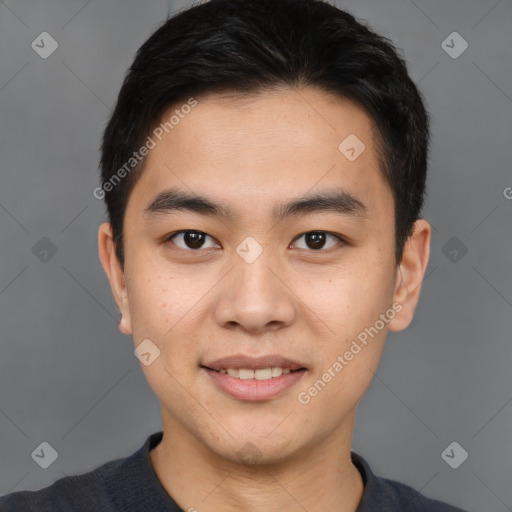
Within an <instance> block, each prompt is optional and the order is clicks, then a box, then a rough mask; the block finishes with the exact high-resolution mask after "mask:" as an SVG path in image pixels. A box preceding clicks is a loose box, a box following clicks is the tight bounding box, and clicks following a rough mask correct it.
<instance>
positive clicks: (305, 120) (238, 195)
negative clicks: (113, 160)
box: [127, 88, 392, 214]
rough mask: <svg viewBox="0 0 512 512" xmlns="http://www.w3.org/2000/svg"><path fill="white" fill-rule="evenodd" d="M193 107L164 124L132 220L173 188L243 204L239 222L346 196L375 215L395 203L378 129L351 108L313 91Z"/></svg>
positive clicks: (209, 98)
mask: <svg viewBox="0 0 512 512" xmlns="http://www.w3.org/2000/svg"><path fill="white" fill-rule="evenodd" d="M185 104H186V101H184V102H183V103H182V104H181V105H180V104H176V105H173V107H172V108H170V109H169V110H168V111H167V112H166V113H165V114H164V115H163V116H162V124H161V125H160V127H161V129H160V131H159V132H157V133H158V134H159V137H157V136H155V134H154V133H155V132H153V133H152V134H150V136H151V137H152V138H153V140H154V141H155V147H154V148H153V149H151V150H150V151H149V154H148V156H147V159H146V163H145V166H144V169H143V172H142V176H141V178H140V180H139V181H138V182H137V184H136V186H135V187H134V190H133V192H132V195H131V197H130V200H129V206H128V208H127V211H128V210H130V209H131V207H133V208H136V209H137V211H138V212H139V213H142V212H143V211H144V209H145V208H146V207H147V205H148V204H149V203H150V202H151V201H152V200H154V199H155V196H156V195H157V193H158V192H161V191H163V190H165V189H167V188H171V187H172V188H176V187H178V188H180V189H181V190H183V191H186V192H189V193H192V194H200V195H207V196H208V197H216V198H218V199H219V200H222V202H223V203H225V204H228V203H229V204H233V203H235V204H236V205H237V207H236V208H237V209H238V210H239V211H237V213H240V211H241V210H245V211H246V212H247V213H248V212H250V211H251V210H252V211H254V210H255V209H256V207H257V206H258V207H263V206H264V205H265V204H268V205H270V204H272V205H273V207H274V206H275V204H276V199H279V198H282V199H285V197H289V198H293V197H294V196H304V194H305V193H306V192H310V193H314V192H315V190H316V189H317V188H319V189H322V190H326V189H329V188H330V187H333V188H338V187H340V186H342V187H343V189H344V190H346V191H347V192H349V193H351V194H352V195H353V196H354V197H357V198H358V199H360V200H361V201H362V202H364V203H369V204H370V208H371V207H372V204H374V203H375V201H376V200H377V198H378V202H379V204H380V205H381V206H383V207H385V206H386V204H387V203H389V200H390V198H391V192H390V190H389V188H388V186H387V184H386V183H385V181H384V180H383V177H382V173H381V171H380V168H379V155H378V153H377V147H376V143H375V133H376V131H375V128H374V124H373V122H372V119H371V118H370V117H369V116H368V115H367V114H366V112H365V111H364V110H363V109H362V108H361V107H359V106H358V105H357V104H355V103H353V102H351V101H349V100H347V99H344V98H340V97H338V96H335V95H333V94H330V93H327V92H325V91H320V90H318V89H311V88H306V89H295V90H292V89H283V90H280V91H265V92H262V93H258V94H253V95H249V96H246V97H240V96H236V95H234V94H224V95H219V94H209V95H205V96H202V97H198V98H197V104H196V106H194V107H193V108H192V109H188V108H187V109H183V110H181V109H180V106H182V105H185ZM185 112H187V113H185ZM173 115H174V119H173V123H172V125H171V124H170V123H168V124H167V125H165V123H166V122H168V121H169V119H170V118H171V116H173ZM178 115H179V117H178ZM165 126H167V130H165V129H162V128H165ZM171 126H172V128H171ZM162 132H163V133H162ZM160 139H161V140H160ZM130 204H131V205H132V206H130ZM387 206H389V204H387ZM391 206H392V205H391ZM268 213H269V214H271V213H275V208H274V209H273V212H270V211H269V212H268Z"/></svg>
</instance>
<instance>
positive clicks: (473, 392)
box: [0, 0, 512, 512]
mask: <svg viewBox="0 0 512 512" xmlns="http://www.w3.org/2000/svg"><path fill="white" fill-rule="evenodd" d="M188 5H191V3H190V2H175V1H164V0H152V1H151V2H142V1H139V2H136V1H126V0H124V1H122V0H106V1H100V0H91V1H87V0H66V1H65V0H39V1H37V2H36V1H35V0H32V1H29V0H5V1H1V0H0V123H1V124H0V126H1V128H0V129H1V138H0V155H1V159H0V172H1V187H0V236H1V240H2V243H1V244H0V258H1V264H0V315H1V323H0V336H1V338H0V349H1V350H0V495H3V494H7V493H9V492H13V491H19V490H25V489H30V490H35V489H39V488H42V487H45V486H47V485H50V484H51V483H53V482H54V481H55V480H57V479H59V478H61V477H63V476H64V475H70V474H77V473H81V472H85V471H89V470H91V469H93V468H95V467H97V466H98V465H100V464H102V463H104V462H106V461H108V460H112V459H115V458H118V457H123V456H127V455H129V454H131V453H133V451H135V450H136V449H137V448H139V447H140V446H141V445H142V443H143V442H144V441H145V439H146V437H147V436H148V435H149V434H151V433H152V432H155V431H157V430H160V429H161V420H160V409H159V403H158V401H157V399H156V397H155V396H154V395H153V393H152V391H151V389H150V388H149V385H148V384H147V383H146V381H145V378H144V376H143V374H142V371H141V370H140V366H139V365H140V363H139V362H138V360H137V359H136V358H135V357H134V355H133V348H134V347H133V340H132V338H131V337H128V336H124V335H122V334H121V333H120V332H119V331H118V328H117V319H118V313H117V309H116V307H115V303H114V301H113V299H112V296H111V292H110V288H109V285H108V281H107V278H106V276H105V275H104V272H103V269H102V268H101V265H100V262H99V259H98V253H97V228H98V226H99V224H100V223H101V222H103V221H104V220H106V217H105V214H104V206H103V203H102V202H101V201H98V200H97V199H95V198H94V197H93V195H92V191H93V189H94V188H95V187H96V186H98V183H99V179H98V172H97V163H98V147H99V143H100V137H101V132H102V129H103V127H104V124H105V122H106V120H107V118H108V115H109V114H110V109H111V108H112V107H113V105H114V103H115V100H116V97H117V93H118V91H119V87H120V85H121V81H122V79H123V77H124V73H125V71H126V69H127V68H128V66H129V65H130V64H131V62H132V59H133V56H134V52H135V51H136V49H137V48H138V47H139V46H140V45H141V44H142V43H143V42H144V41H145V40H146V38H147V37H148V36H149V35H150V34H151V33H152V32H153V31H154V30H155V29H156V28H157V27H158V26H160V24H161V22H162V21H163V20H164V19H165V17H166V15H167V13H168V12H171V13H173V12H176V11H177V10H179V9H182V8H184V7H186V6H188ZM337 5H339V6H340V7H344V8H346V9H347V10H349V11H350V12H351V13H353V14H354V15H356V16H357V17H358V18H362V19H366V20H368V22H369V24H370V25H371V26H372V27H373V28H374V29H375V30H377V31H378V32H380V33H382V34H384V35H386V36H388V37H390V38H391V39H392V40H393V41H394V42H395V43H396V44H397V45H398V46H399V47H401V48H403V52H404V56H405V57H406V59H407V61H408V65H409V69H410V73H411V75H412V77H413V79H414V80H415V81H416V83H418V84H419V87H420V88H421V90H422V92H423V94H424V96H425V98H426V103H427V108H428V109H429V110H430V112H431V116H432V132H433V133H432V135H433V139H432V152H431V160H430V176H429V182H428V198H427V204H426V208H425V210H424V216H425V218H426V219H428V220H429V221H430V222H431V223H432V224H433V226H434V233H433V241H432V251H431V260H430V264H429V268H428V270H427V276H426V278H425V282H424V287H423V292H422V297H421V300H420V304H419V308H418V310H417V314H416V316H415V318H414V320H413V322H412V325H411V326H410V328H409V329H408V330H406V331H405V332H403V333H400V334H394V333H391V334H390V336H389V338H388V344H387V348H386V351H385V353H384V357H383V360H382V362H381V364H380V367H379V370H378V372H377V376H376V377H375V379H374V381H373V382H372V384H371V387H370V389H369V391H368V393H367V395H366V396H365V398H364V399H363V401H362V402H361V405H360V406H359V412H358V417H357V423H356V430H355V433H354V442H353V449H354V450H355V451H357V452H358V453H360V454H361V455H363V456H364V457H365V458H366V459H367V460H368V461H369V463H370V464H371V466H372V468H373V469H374V471H375V472H376V473H377V474H380V475H382V476H386V477H388V478H392V479H396V480H399V481H402V482H405V483H407V484H409V485H411V486H413V487H414V488H416V489H417V490H421V492H423V493H424V494H426V495H428V496H431V497H435V498H437V499H441V500H444V501H448V502H451V503H454V504H457V505H458V506H461V507H464V508H466V509H467V510H468V511H469V512H477V511H484V510H485V511H486V512H501V511H505V510H512V486H511V485H510V484H511V482H512V436H511V434H512V372H511V371H510V366H511V362H512V348H511V347H512V344H511V317H512V315H511V313H512V311H511V308H512V272H511V271H510V267H511V259H512V258H511V254H512V236H511V235H512V233H511V231H512V222H511V219H512V200H509V199H507V197H506V193H507V190H510V189H507V187H512V173H511V168H510V165H511V162H512V154H511V153H512V151H511V147H512V144H511V142H512V140H511V138H512V137H511V133H512V130H511V119H512V3H511V2H510V1H508V0H501V1H496V0H492V1H485V0H473V1H468V0H457V1H455V0H453V1H450V2H446V1H441V0H432V1H426V0H423V1H422V0H415V1H412V0H389V1H385V2H384V1H382V0H373V1H372V0H358V1H356V0H353V1H349V2H338V3H337ZM43 31H47V32H49V33H50V34H51V35H52V36H53V37H54V38H55V39H56V40H57V41H58V44H59V47H58V49H57V50H56V51H55V53H53V54H52V55H51V56H50V57H49V58H47V59H42V58H41V57H40V56H39V55H38V54H37V53H36V52H35V51H34V50H33V49H32V48H31V42H32V41H33V40H34V39H36V37H37V36H38V35H39V34H40V33H41V32H43ZM453 31H456V32H458V33H459V34H460V35H461V36H462V37H463V38H464V39H465V40H466V41H467V42H468V45H469V46H468V49H467V50H466V51H465V52H464V53H463V54H462V55H460V56H459V57H458V58H452V57H451V56H450V55H448V54H447V53H446V52H445V50H444V49H443V48H442V46H441V43H442V41H443V40H445V39H446V38H447V36H448V35H449V34H450V33H452V32H453ZM450 44H451V43H450ZM454 44H455V43H454ZM457 44H458V43H457ZM457 48H458V47H457V46H456V47H455V49H457ZM510 196H512V192H511V194H510V195H509V197H510ZM43 237H47V238H48V239H49V240H51V242H52V243H53V244H54V245H55V248H56V250H57V252H56V253H55V254H54V255H53V256H52V253H51V252H50V253H49V254H48V255H47V256H46V258H47V261H46V262H45V261H41V258H42V257H43V256H42V255H41V253H39V252H38V250H37V248H38V247H39V246H36V244H37V243H38V242H39V241H40V239H41V238H43ZM452 237H456V240H455V241H453V240H452V241H451V242H450V240H451V239H452ZM40 243H42V244H43V245H44V244H48V242H47V241H43V242H40ZM446 244H448V245H446ZM34 246H36V249H33V248H34ZM464 247H466V248H467V253H465V254H463V252H464ZM454 250H455V252H453V251H454ZM34 252H35V254H34ZM461 255H462V257H461ZM43 441H46V442H48V443H50V444H51V445H52V446H53V447H54V448H55V449H56V450H57V452H58V454H59V457H58V459H57V460H56V461H55V462H54V463H53V464H52V465H51V466H50V467H49V468H48V469H42V468H40V467H39V466H38V465H37V464H36V463H35V462H34V460H33V459H32V458H31V453H32V452H33V451H34V449H35V448H36V447H37V446H38V445H39V444H40V443H41V442H43ZM452 441H457V442H458V443H460V444H461V445H462V446H463V447H464V449H465V450H467V452H468V453H469V457H468V459H467V460H466V461H465V462H464V463H463V464H462V465H461V466H460V467H459V468H458V469H452V468H451V467H449V466H448V465H447V463H446V462H445V461H444V460H443V459H442V457H441V453H442V452H443V450H444V449H445V448H446V447H447V446H448V445H449V444H450V443H451V442H452Z"/></svg>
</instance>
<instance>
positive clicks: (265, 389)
mask: <svg viewBox="0 0 512 512" xmlns="http://www.w3.org/2000/svg"><path fill="white" fill-rule="evenodd" d="M200 368H202V369H203V370H204V371H205V372H206V373H207V374H208V376H209V377H210V378H211V379H212V381H213V383H214V384H215V386H216V388H217V389H218V390H220V391H221V392H223V393H224V394H227V395H229V396H230V397H232V398H236V399H238V400H244V401H257V400H268V399H270V398H274V397H276V396H277V395H279V394H281V393H283V392H284V391H285V390H287V389H289V388H290V387H291V386H293V385H294V384H295V383H297V382H298V381H299V380H300V379H301V378H302V377H303V376H304V375H305V374H306V372H307V371H308V368H307V367H306V366H305V365H304V364H302V363H301V362H299V361H293V360H290V359H287V358H284V357H281V356H276V355H270V356H265V357H257V358H255V357H247V356H243V355H234V356H230V357H225V358H222V359H217V360H215V361H212V362H208V363H205V364H201V365H200Z"/></svg>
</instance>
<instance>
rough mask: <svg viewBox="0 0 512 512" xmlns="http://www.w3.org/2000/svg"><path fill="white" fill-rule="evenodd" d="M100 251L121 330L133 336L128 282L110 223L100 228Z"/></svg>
mask: <svg viewBox="0 0 512 512" xmlns="http://www.w3.org/2000/svg"><path fill="white" fill-rule="evenodd" d="M98 251H99V257H100V261H101V265H102V267H103V270H104V271H105V274H107V277H108V280H109V282H110V289H111V290H112V295H113V297H114V301H115V303H116V305H117V308H118V309H119V312H120V314H121V319H120V321H119V330H120V331H121V332H122V333H123V334H132V326H131V320H130V309H129V303H128V292H127V289H126V281H125V278H124V272H123V270H122V269H121V265H120V263H119V260H118V259H117V255H116V251H115V244H114V237H113V233H112V226H111V225H110V223H108V222H105V223H103V224H102V225H101V226H100V227H99V230H98Z"/></svg>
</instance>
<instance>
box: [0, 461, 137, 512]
mask: <svg viewBox="0 0 512 512" xmlns="http://www.w3.org/2000/svg"><path fill="white" fill-rule="evenodd" d="M134 455H135V454H134ZM134 455H131V456H130V457H124V458H120V459H116V460H113V461H110V462H107V463H105V464H103V465H101V466H99V467H97V468H96V469H94V470H92V471H89V472H87V473H83V474H80V475H75V476H67V477H64V478H61V479H59V480H57V481H56V482H54V483H53V484H52V485H50V486H48V487H44V488H43V489H39V490H37V491H18V492H13V493H10V494H7V495H5V496H2V497H0V512H22V511H23V512H71V511H73V512H75V511H76V512H82V511H83V512H85V511H87V512H89V511H91V510H101V511H105V512H109V511H113V510H116V509H115V508H114V506H113V502H112V499H111V498H112V489H113V488H114V487H115V486H117V485H119V482H120V479H121V478H122V477H123V475H125V473H126V472H127V468H129V462H130V460H132V459H133V457H134Z"/></svg>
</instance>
